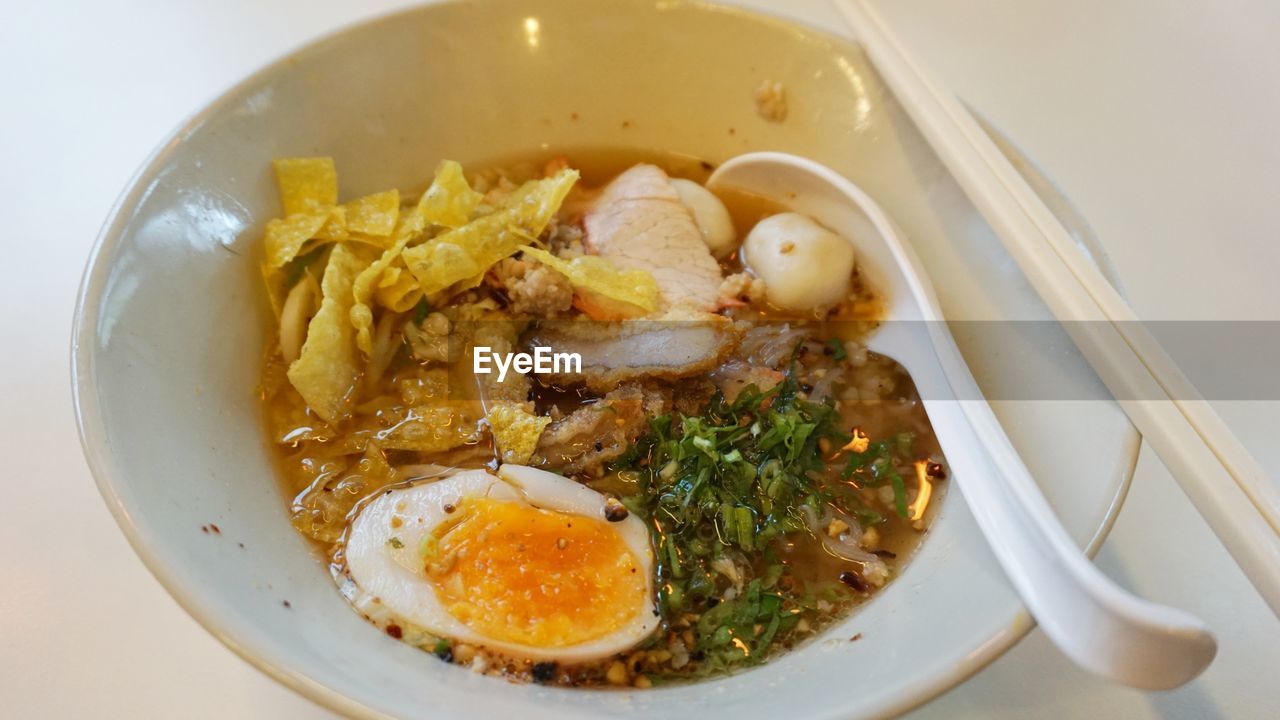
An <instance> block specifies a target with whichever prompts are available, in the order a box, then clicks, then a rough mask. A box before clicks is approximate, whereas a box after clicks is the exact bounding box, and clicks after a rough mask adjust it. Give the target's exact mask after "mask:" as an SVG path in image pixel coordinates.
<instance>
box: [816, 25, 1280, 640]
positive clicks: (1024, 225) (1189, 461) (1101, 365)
mask: <svg viewBox="0 0 1280 720" xmlns="http://www.w3.org/2000/svg"><path fill="white" fill-rule="evenodd" d="M835 3H836V6H837V8H839V10H840V11H841V13H843V15H844V16H845V18H846V20H848V22H849V24H850V26H851V27H852V29H853V30H854V32H855V34H856V35H857V37H858V39H859V40H860V41H861V42H862V46H863V49H864V51H865V52H866V54H867V56H868V57H869V58H870V59H871V61H872V63H873V64H874V65H875V67H876V69H877V70H878V71H879V73H880V75H881V77H882V78H883V79H884V81H885V82H886V84H888V86H889V87H890V88H891V89H892V90H893V93H894V95H895V96H896V97H897V98H898V101H899V102H900V103H901V104H902V106H903V107H904V109H906V111H907V113H908V114H909V115H910V116H911V118H912V120H913V121H914V122H915V123H916V125H917V127H919V128H920V131H921V132H922V134H923V135H924V136H925V139H926V140H927V141H928V142H929V144H930V145H931V146H932V147H933V149H934V150H935V151H936V152H937V153H938V155H939V157H940V158H941V159H942V161H943V163H944V164H945V165H946V166H947V168H948V169H949V170H950V171H951V174H952V176H953V177H955V179H956V181H957V183H959V185H960V186H961V188H962V189H963V190H964V191H965V194H966V195H968V196H969V199H970V200H971V201H973V203H974V205H975V206H976V207H977V208H978V210H979V212H980V213H982V215H983V217H984V218H986V220H987V222H988V223H989V224H990V225H991V227H992V229H993V230H994V231H995V233H996V235H997V237H999V238H1000V240H1001V241H1002V242H1003V243H1004V246H1005V249H1006V250H1007V251H1008V252H1009V254H1010V256H1012V257H1013V259H1014V261H1015V262H1016V263H1017V264H1018V267H1019V268H1021V270H1022V272H1023V274H1024V275H1025V276H1026V277H1027V279H1028V281H1029V282H1030V283H1031V285H1032V286H1033V287H1034V288H1035V289H1036V292H1037V293H1038V294H1039V295H1040V297H1041V298H1042V299H1043V300H1044V301H1045V304H1046V305H1047V306H1048V307H1049V310H1050V312H1052V313H1053V314H1054V316H1055V317H1057V318H1058V320H1059V321H1061V322H1062V325H1063V328H1064V330H1066V332H1067V334H1068V335H1069V336H1070V337H1071V339H1072V341H1073V342H1074V343H1075V344H1076V346H1077V347H1078V348H1079V349H1080V351H1081V353H1082V354H1083V355H1084V357H1085V359H1086V360H1087V361H1088V362H1089V363H1090V365H1092V366H1093V368H1094V370H1095V371H1096V372H1097V373H1098V376H1099V378H1100V379H1101V380H1102V382H1103V384H1104V385H1106V386H1107V388H1108V389H1109V390H1110V391H1111V393H1112V394H1113V395H1114V396H1115V397H1116V398H1117V402H1118V403H1119V404H1120V406H1121V408H1122V409H1123V410H1124V411H1125V413H1126V414H1128V416H1129V418H1130V420H1131V421H1132V422H1133V424H1134V425H1135V426H1136V427H1137V428H1138V431H1139V432H1141V433H1142V435H1143V437H1144V438H1145V439H1146V441H1147V442H1148V443H1149V444H1150V445H1151V447H1152V449H1154V450H1155V451H1156V453H1157V454H1158V455H1159V456H1160V459H1161V460H1162V461H1163V462H1164V464H1165V466H1166V467H1167V468H1168V469H1169V471H1170V473H1171V474H1172V475H1173V477H1174V478H1175V479H1176V480H1177V481H1178V483H1179V485H1180V486H1181V487H1182V490H1183V492H1184V493H1185V494H1186V495H1187V497H1188V498H1189V499H1190V500H1191V501H1192V503H1194V504H1195V505H1196V508H1197V509H1198V510H1199V511H1200V513H1201V515H1202V516H1203V517H1204V518H1205V520H1206V521H1207V522H1208V523H1209V526H1210V527H1211V528H1212V529H1213V531H1214V532H1215V533H1216V534H1217V535H1218V538H1219V539H1220V540H1222V543H1223V545H1225V546H1226V548H1227V550H1228V551H1229V552H1230V553H1231V556H1232V557H1233V558H1234V559H1235V561H1236V562H1237V563H1238V564H1239V565H1240V567H1241V569H1242V570H1244V572H1245V575H1247V576H1248V577H1249V580H1250V581H1251V582H1252V583H1253V585H1254V587H1255V588H1256V589H1257V590H1258V592H1259V594H1261V595H1262V597H1263V598H1264V599H1265V600H1266V601H1267V603H1268V605H1270V606H1271V609H1272V611H1273V612H1275V613H1276V614H1277V615H1280V484H1277V483H1274V482H1272V481H1270V480H1269V479H1268V478H1267V476H1266V474H1265V472H1264V471H1263V469H1262V467H1261V466H1260V465H1259V464H1258V462H1257V461H1256V460H1255V459H1254V458H1253V457H1252V456H1251V455H1250V454H1249V452H1248V451H1247V450H1246V449H1245V448H1244V446H1243V445H1242V444H1241V443H1240V441H1239V439H1237V438H1236V437H1235V436H1234V435H1233V434H1232V433H1231V431H1230V430H1229V429H1228V428H1227V426H1226V424H1225V423H1223V422H1222V419H1221V418H1219V417H1218V415H1217V413H1216V412H1215V411H1214V410H1213V407H1212V406H1211V405H1210V404H1209V403H1208V402H1207V401H1206V400H1204V399H1203V398H1202V397H1201V396H1200V394H1199V392H1198V391H1196V389H1195V387H1194V386H1193V385H1192V384H1191V382H1190V381H1189V380H1188V379H1187V378H1186V376H1185V375H1184V374H1183V373H1182V371H1181V370H1180V369H1179V368H1178V366H1177V365H1176V364H1175V363H1174V361H1173V359H1172V358H1170V357H1169V355H1168V353H1167V352H1165V350H1164V348H1162V347H1161V346H1160V344H1159V343H1158V342H1157V341H1156V340H1155V338H1154V337H1152V336H1151V334H1150V333H1149V332H1148V331H1147V330H1146V329H1145V327H1144V326H1143V325H1142V324H1141V322H1140V321H1139V320H1138V317H1137V315H1136V314H1135V313H1134V311H1133V309H1132V308H1131V307H1129V305H1128V304H1127V303H1126V302H1125V301H1124V299H1123V298H1121V297H1120V294H1119V293H1118V292H1116V290H1115V288H1114V287H1112V286H1111V284H1110V283H1109V282H1107V280H1106V278H1104V277H1103V276H1102V273H1101V272H1099V271H1098V269H1097V268H1096V267H1095V266H1094V265H1093V264H1092V263H1091V262H1090V261H1089V259H1088V258H1087V257H1085V255H1084V254H1083V253H1082V252H1081V251H1080V250H1079V248H1078V247H1076V245H1075V243H1074V242H1073V241H1072V238H1071V236H1070V234H1069V233H1068V232H1067V230H1066V229H1065V228H1064V227H1063V226H1062V224H1061V223H1060V222H1059V221H1058V220H1057V218H1056V217H1055V216H1054V215H1053V213H1052V212H1051V211H1050V210H1049V208H1048V207H1046V206H1045V204H1044V202H1043V201H1041V200H1040V198H1039V196H1037V195H1036V194H1035V192H1034V191H1033V190H1032V189H1031V187H1030V186H1029V185H1027V183H1026V181H1025V180H1024V179H1023V178H1022V176H1021V175H1020V174H1019V173H1018V171H1017V170H1016V169H1015V168H1014V167H1013V165H1012V164H1010V163H1009V161H1008V160H1007V159H1006V158H1005V156H1004V155H1003V154H1002V153H1001V152H1000V150H999V149H998V148H997V147H996V146H995V144H994V143H993V142H992V141H991V138H990V137H988V136H987V134H986V133H985V132H983V130H982V129H981V128H980V127H979V126H978V124H977V122H976V121H975V120H974V118H973V116H972V115H970V114H969V112H968V111H967V110H965V108H964V107H963V105H961V103H960V101H959V100H958V99H957V98H956V97H955V96H954V95H953V94H951V93H949V92H947V91H945V90H943V89H942V87H941V86H940V85H938V84H937V83H936V82H935V81H934V80H933V78H932V76H931V75H930V74H929V73H928V71H927V70H926V69H925V68H924V67H923V66H922V65H921V63H920V62H919V61H918V60H917V59H915V58H913V57H912V56H911V54H910V53H909V52H908V51H907V50H906V48H905V47H904V46H903V45H902V43H901V42H900V41H899V40H898V38H897V37H896V36H895V35H894V34H893V33H892V31H891V30H890V29H889V28H888V26H887V25H886V24H885V22H884V20H883V19H882V18H881V17H880V16H879V15H878V14H877V13H876V12H875V10H873V9H872V8H871V6H870V3H869V2H868V0H835Z"/></svg>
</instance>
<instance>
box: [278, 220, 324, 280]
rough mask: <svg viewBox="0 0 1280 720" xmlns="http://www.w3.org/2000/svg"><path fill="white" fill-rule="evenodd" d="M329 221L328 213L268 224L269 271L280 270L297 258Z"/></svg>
mask: <svg viewBox="0 0 1280 720" xmlns="http://www.w3.org/2000/svg"><path fill="white" fill-rule="evenodd" d="M328 219H329V213H328V212H327V211H326V212H318V213H302V214H299V215H290V216H289V217H286V218H276V219H275V220H272V221H270V222H268V223H267V230H266V233H265V236H264V238H263V244H264V245H266V249H267V269H268V270H278V269H280V268H282V267H284V266H285V264H287V263H288V262H289V261H290V260H292V259H294V258H295V257H297V255H298V252H299V251H300V250H302V246H303V245H305V244H306V242H307V241H308V240H310V239H311V238H313V237H315V235H316V233H317V232H319V231H320V228H322V227H324V224H325V222H326V221H327V220H328Z"/></svg>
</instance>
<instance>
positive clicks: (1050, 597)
mask: <svg viewBox="0 0 1280 720" xmlns="http://www.w3.org/2000/svg"><path fill="white" fill-rule="evenodd" d="M927 325H928V326H929V328H928V329H929V334H930V338H929V339H930V341H931V344H932V349H933V350H934V351H935V352H936V355H932V357H933V358H934V362H935V363H936V365H935V366H934V367H920V365H921V364H922V363H928V362H929V361H928V360H926V359H924V358H929V357H931V356H930V355H929V354H928V353H918V352H915V353H909V354H910V355H911V356H913V357H914V358H915V359H916V360H915V365H916V366H915V367H913V368H912V376H913V377H914V378H916V379H917V383H924V384H925V385H924V386H922V387H920V391H921V396H922V397H924V398H926V400H925V401H924V402H925V407H926V409H927V410H928V412H929V416H930V420H931V422H932V424H933V427H934V429H935V432H936V433H937V434H938V440H939V443H940V444H941V445H942V447H943V448H945V450H946V457H947V462H948V463H949V464H950V465H951V468H952V470H953V471H954V473H955V477H956V482H957V484H958V485H959V487H960V491H961V492H962V493H963V494H964V496H965V500H966V501H967V504H968V505H969V508H970V510H971V511H972V512H973V514H974V517H975V518H976V519H977V521H978V527H980V528H981V529H982V532H983V534H984V535H985V536H986V538H987V541H988V544H989V545H990V546H991V549H992V551H993V552H994V553H995V555H996V558H997V559H998V560H999V561H1000V565H1001V567H1002V568H1003V569H1004V571H1005V574H1006V575H1007V576H1008V578H1009V580H1010V582H1012V583H1013V585H1014V587H1015V588H1017V590H1018V593H1019V595H1020V596H1021V597H1022V599H1023V602H1024V603H1026V605H1027V608H1028V609H1029V610H1030V612H1031V614H1032V616H1034V617H1035V618H1036V621H1037V622H1038V623H1039V624H1040V626H1041V627H1042V628H1043V629H1044V631H1045V633H1046V634H1047V635H1048V636H1049V637H1050V639H1052V640H1053V641H1054V643H1055V644H1056V645H1057V646H1058V647H1059V648H1060V649H1061V650H1062V651H1063V652H1064V653H1065V654H1066V655H1067V656H1068V657H1070V658H1071V659H1072V660H1073V661H1075V662H1076V664H1078V665H1080V666H1081V667H1083V668H1085V669H1087V670H1090V671H1092V672H1094V673H1096V674H1098V675H1101V676H1104V677H1107V678H1110V679H1112V680H1115V681H1118V682H1122V683H1124V684H1126V685H1130V686H1133V687H1139V688H1144V689H1149V690H1162V689H1169V688H1173V687H1177V686H1179V685H1181V684H1183V683H1185V682H1187V681H1189V680H1191V679H1192V678H1194V677H1196V676H1197V675H1199V674H1200V672H1201V671H1203V670H1204V668H1205V667H1207V666H1208V664H1209V663H1210V662H1211V661H1212V660H1213V658H1214V655H1215V654H1216V652H1217V643H1216V642H1215V640H1214V638H1213V636H1212V635H1211V634H1210V633H1209V631H1208V629H1207V628H1206V627H1205V626H1204V624H1203V623H1202V622H1201V621H1200V620H1199V619H1198V618H1196V617H1194V616H1192V615H1190V614H1188V613H1185V612H1183V611H1181V610H1177V609H1175V608H1171V607H1167V606H1164V605H1159V604H1156V603H1153V602H1149V601H1147V600H1143V599H1141V598H1138V597H1136V596H1134V595H1132V594H1130V593H1128V592H1126V591H1125V590H1123V589H1121V588H1120V587H1119V586H1117V585H1115V584H1114V583H1113V582H1112V581H1111V580H1110V579H1109V578H1107V577H1106V576H1105V575H1104V574H1102V572H1101V571H1100V570H1098V568H1097V567H1095V566H1094V565H1093V564H1092V563H1090V562H1089V561H1088V560H1087V559H1086V558H1085V557H1084V555H1083V554H1081V553H1080V551H1079V550H1078V549H1077V547H1076V545H1075V543H1074V542H1073V541H1072V540H1071V537H1070V536H1069V535H1068V534H1067V532H1066V530H1065V529H1064V528H1063V527H1062V525H1061V524H1060V523H1059V522H1058V518H1057V516H1056V515H1055V514H1054V512H1053V510H1052V508H1051V507H1050V506H1049V503H1048V501H1047V500H1046V499H1045V497H1044V495H1043V494H1042V493H1041V492H1040V489H1039V487H1038V486H1037V485H1036V483H1035V481H1034V479H1033V478H1032V476H1031V473H1030V471H1029V470H1028V469H1027V467H1026V465H1025V464H1023V462H1022V459H1021V457H1020V456H1019V455H1018V453H1017V451H1016V449H1014V447H1013V444H1012V442H1011V441H1010V440H1009V438H1008V436H1007V435H1005V433H1004V430H1003V429H1002V427H1001V425H1000V423H999V421H998V420H997V419H996V417H995V414H994V413H993V412H992V410H991V407H990V406H989V405H988V404H987V403H986V401H985V400H981V399H958V398H981V394H980V391H979V390H978V387H977V383H976V381H974V379H973V376H972V375H971V374H970V373H969V371H968V368H967V365H965V363H964V360H963V357H962V356H961V354H960V351H959V349H958V348H957V347H956V345H955V342H954V340H953V339H952V338H951V336H950V334H949V333H948V332H947V331H946V329H945V325H944V324H942V323H937V322H930V323H927ZM944 378H945V380H944Z"/></svg>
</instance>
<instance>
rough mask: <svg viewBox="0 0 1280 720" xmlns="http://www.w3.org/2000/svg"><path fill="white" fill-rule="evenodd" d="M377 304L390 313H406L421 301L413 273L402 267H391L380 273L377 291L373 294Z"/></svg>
mask: <svg viewBox="0 0 1280 720" xmlns="http://www.w3.org/2000/svg"><path fill="white" fill-rule="evenodd" d="M373 297H374V299H375V300H377V301H378V304H379V305H381V306H383V307H385V308H388V309H390V310H391V311H392V312H398V313H402V312H408V311H409V310H412V309H413V306H415V305H417V304H418V301H419V300H421V299H422V288H420V287H418V281H417V279H416V278H414V277H413V273H411V272H409V269H408V268H406V267H404V266H403V265H393V266H391V267H389V268H387V269H386V271H385V272H383V273H382V279H381V280H379V281H378V289H377V290H376V291H375V292H374V293H373Z"/></svg>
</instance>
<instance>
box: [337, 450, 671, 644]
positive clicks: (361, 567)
mask: <svg viewBox="0 0 1280 720" xmlns="http://www.w3.org/2000/svg"><path fill="white" fill-rule="evenodd" d="M481 497H485V498H490V499H494V500H507V501H512V502H520V503H526V504H528V505H530V506H532V507H536V508H541V509H544V510H551V511H555V512H561V513H565V514H569V515H579V516H583V517H588V518H592V519H595V520H603V519H604V509H605V497H604V496H603V495H601V494H600V493H598V492H596V491H594V490H591V489H590V488H588V487H586V486H584V485H581V484H580V483H577V482H574V481H573V480H570V479H568V478H565V477H563V476H560V475H556V474H554V473H550V472H547V471H545V470H538V469H536V468H531V467H525V466H521V465H503V466H501V467H500V468H499V470H498V475H497V476H494V475H492V474H490V473H488V472H486V471H484V470H467V471H462V472H459V473H457V474H454V475H451V476H449V477H447V478H444V479H441V480H436V481H433V482H423V483H419V484H415V485H412V486H409V487H405V488H400V489H397V490H392V491H390V492H387V493H384V494H382V495H380V496H378V497H377V498H375V499H373V500H372V501H370V502H369V504H368V505H367V506H365V508H364V509H363V510H362V511H361V512H360V514H359V516H357V517H356V519H355V520H354V521H353V522H352V524H351V531H350V533H349V536H348V539H347V544H346V563H347V571H348V574H349V575H350V577H351V580H352V581H353V584H354V587H348V588H347V589H346V592H347V594H348V597H349V599H350V600H351V601H352V603H353V604H354V605H356V607H357V608H360V609H362V610H365V611H366V612H367V613H369V614H371V615H373V614H377V615H378V616H380V617H383V618H387V617H390V618H393V619H397V620H400V621H402V622H407V623H411V624H412V625H414V626H417V627H421V628H422V629H424V630H426V631H427V632H430V633H434V634H436V635H439V636H442V637H446V638H451V639H454V640H460V641H463V642H467V643H472V644H476V645H481V646H484V647H487V648H489V649H491V650H495V651H498V652H502V653H504V654H507V655H510V656H512V657H516V658H525V659H529V660H535V661H541V660H555V661H559V662H565V663H576V662H584V661H587V660H593V659H596V658H600V657H606V656H609V655H613V654H616V653H619V652H623V651H625V650H627V649H629V648H631V647H632V646H634V645H636V644H637V643H639V642H641V641H642V640H644V639H645V638H647V637H648V636H649V635H651V634H652V633H653V631H654V630H655V629H656V628H657V626H658V612H657V606H656V604H655V599H654V592H653V550H652V548H651V547H650V544H649V531H648V529H647V528H646V527H645V525H644V523H643V522H642V521H641V520H640V519H639V518H637V517H635V516H634V515H632V516H628V517H627V518H626V519H624V520H621V521H618V522H615V523H611V527H613V528H614V529H615V530H616V531H617V532H618V534H619V536H620V538H621V539H622V541H623V542H624V543H625V544H626V546H627V548H628V549H629V550H630V551H631V552H632V553H633V554H634V555H635V557H636V559H637V560H638V561H639V564H640V571H641V572H642V573H644V577H645V579H646V580H645V592H646V597H645V605H644V606H643V607H642V608H641V610H640V611H639V612H638V613H637V614H636V617H635V618H633V619H632V621H631V622H629V623H628V624H626V625H625V626H623V627H622V628H620V629H619V630H617V631H615V632H613V633H610V634H609V635H606V636H604V637H601V638H598V639H595V640H591V641H589V642H584V643H580V644H577V645H571V646H567V647H535V646H529V645H523V644H518V643H512V642H507V641H502V640H497V639H493V638H489V637H485V636H483V635H481V634H480V633H478V632H476V631H475V630H474V629H472V628H471V627H469V626H467V625H465V624H463V623H462V622H460V621H458V620H457V619H456V618H454V617H453V616H452V615H451V614H449V612H448V611H447V610H446V609H445V607H444V605H443V604H442V603H441V602H440V601H439V599H438V598H437V596H436V592H435V588H434V587H433V585H432V584H431V582H430V581H428V580H427V578H426V576H425V574H424V572H423V569H422V565H423V564H422V559H421V555H420V554H419V553H420V550H419V547H420V545H421V543H422V541H423V538H424V537H426V536H427V535H429V534H430V533H431V532H432V531H433V530H434V529H435V527H436V526H437V525H439V524H440V523H441V522H442V521H444V520H445V518H446V517H448V515H449V514H450V512H451V508H456V507H458V505H459V503H461V502H462V500H463V499H465V498H481ZM371 605H377V606H379V607H378V608H377V610H376V613H375V612H369V611H370V610H371V608H370V606H371ZM386 611H389V613H388V612H386Z"/></svg>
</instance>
